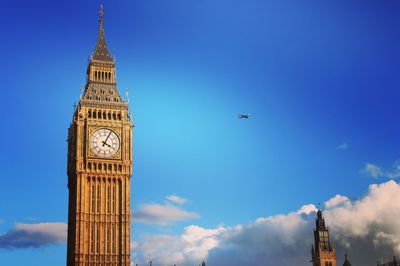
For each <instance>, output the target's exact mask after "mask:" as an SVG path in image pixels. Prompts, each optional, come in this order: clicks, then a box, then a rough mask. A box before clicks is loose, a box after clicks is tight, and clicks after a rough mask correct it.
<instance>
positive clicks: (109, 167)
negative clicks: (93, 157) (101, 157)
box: [108, 164, 112, 172]
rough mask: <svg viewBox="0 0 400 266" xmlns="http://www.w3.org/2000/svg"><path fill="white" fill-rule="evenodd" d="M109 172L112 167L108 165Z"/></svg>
mask: <svg viewBox="0 0 400 266" xmlns="http://www.w3.org/2000/svg"><path fill="white" fill-rule="evenodd" d="M111 170H112V167H111V164H109V165H108V171H109V172H111Z"/></svg>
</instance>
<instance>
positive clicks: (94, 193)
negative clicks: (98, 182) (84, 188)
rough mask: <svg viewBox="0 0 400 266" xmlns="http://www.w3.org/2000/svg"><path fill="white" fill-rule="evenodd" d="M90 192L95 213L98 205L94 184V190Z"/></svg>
mask: <svg viewBox="0 0 400 266" xmlns="http://www.w3.org/2000/svg"><path fill="white" fill-rule="evenodd" d="M90 194H91V195H92V213H95V207H96V203H95V202H96V198H95V197H96V187H95V186H94V184H93V185H92V190H91V191H90Z"/></svg>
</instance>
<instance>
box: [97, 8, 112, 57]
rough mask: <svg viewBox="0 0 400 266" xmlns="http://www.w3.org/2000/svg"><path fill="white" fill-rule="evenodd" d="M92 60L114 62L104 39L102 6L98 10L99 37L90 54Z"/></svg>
mask: <svg viewBox="0 0 400 266" xmlns="http://www.w3.org/2000/svg"><path fill="white" fill-rule="evenodd" d="M92 59H93V60H97V61H106V62H114V60H113V58H112V57H111V55H110V53H109V52H108V48H107V44H106V39H105V37H104V11H103V5H100V9H99V35H98V37H97V43H96V49H95V51H94V52H93V54H92Z"/></svg>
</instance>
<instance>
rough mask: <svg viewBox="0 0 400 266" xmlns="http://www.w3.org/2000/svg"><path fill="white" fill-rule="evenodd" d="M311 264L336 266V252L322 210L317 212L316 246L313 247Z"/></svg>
mask: <svg viewBox="0 0 400 266" xmlns="http://www.w3.org/2000/svg"><path fill="white" fill-rule="evenodd" d="M311 262H312V265H313V266H336V252H335V247H334V245H333V243H332V242H331V241H330V240H329V231H328V228H327V227H326V226H325V220H324V218H323V217H322V212H321V210H318V212H317V219H316V220H315V230H314V245H313V246H312V247H311Z"/></svg>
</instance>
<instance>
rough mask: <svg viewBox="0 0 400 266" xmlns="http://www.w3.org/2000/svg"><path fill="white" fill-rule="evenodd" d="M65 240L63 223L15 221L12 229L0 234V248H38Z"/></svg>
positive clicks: (65, 226) (65, 231) (65, 225)
mask: <svg viewBox="0 0 400 266" xmlns="http://www.w3.org/2000/svg"><path fill="white" fill-rule="evenodd" d="M66 241H67V224H65V223H38V224H22V223H17V224H16V225H15V227H14V228H13V229H11V230H10V231H8V232H7V233H5V234H3V235H0V248H4V249H16V248H38V247H43V246H47V245H49V244H59V243H65V242H66Z"/></svg>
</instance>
